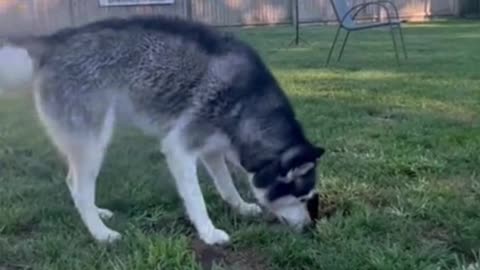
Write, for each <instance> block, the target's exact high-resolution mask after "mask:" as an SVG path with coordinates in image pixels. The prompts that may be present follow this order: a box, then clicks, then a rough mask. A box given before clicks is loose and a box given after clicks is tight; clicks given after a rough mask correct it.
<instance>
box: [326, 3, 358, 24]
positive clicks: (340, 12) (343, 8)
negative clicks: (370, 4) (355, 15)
mask: <svg viewBox="0 0 480 270" xmlns="http://www.w3.org/2000/svg"><path fill="white" fill-rule="evenodd" d="M330 3H332V7H333V11H334V12H335V16H336V17H337V20H338V22H339V23H340V24H342V20H343V17H345V14H347V12H348V11H349V10H350V8H349V7H348V5H347V0H330ZM353 24H354V22H353V19H352V14H348V16H347V17H346V18H345V20H344V21H343V25H346V26H352V25H353Z"/></svg>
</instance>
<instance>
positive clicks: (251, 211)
mask: <svg viewBox="0 0 480 270" xmlns="http://www.w3.org/2000/svg"><path fill="white" fill-rule="evenodd" d="M238 211H239V212H240V214H241V215H243V216H258V215H260V214H261V213H262V208H260V206H258V205H257V204H255V203H245V204H243V205H242V206H240V207H239V208H238Z"/></svg>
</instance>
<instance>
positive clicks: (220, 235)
mask: <svg viewBox="0 0 480 270" xmlns="http://www.w3.org/2000/svg"><path fill="white" fill-rule="evenodd" d="M200 238H201V239H202V240H203V242H205V243H206V244H208V245H223V244H227V243H228V242H230V236H228V234H227V233H226V232H224V231H222V230H220V229H216V228H213V229H212V230H210V231H208V232H207V233H204V234H201V235H200Z"/></svg>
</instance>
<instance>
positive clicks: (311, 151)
mask: <svg viewBox="0 0 480 270" xmlns="http://www.w3.org/2000/svg"><path fill="white" fill-rule="evenodd" d="M324 153H325V149H324V148H322V147H318V146H312V145H302V146H297V147H292V148H290V149H289V150H287V151H285V152H284V153H283V154H282V156H281V159H280V167H281V172H282V175H286V174H287V173H288V172H289V171H290V170H292V169H294V168H297V167H299V166H301V165H304V164H307V163H310V162H315V161H316V160H317V159H319V158H320V157H321V156H322V155H323V154H324Z"/></svg>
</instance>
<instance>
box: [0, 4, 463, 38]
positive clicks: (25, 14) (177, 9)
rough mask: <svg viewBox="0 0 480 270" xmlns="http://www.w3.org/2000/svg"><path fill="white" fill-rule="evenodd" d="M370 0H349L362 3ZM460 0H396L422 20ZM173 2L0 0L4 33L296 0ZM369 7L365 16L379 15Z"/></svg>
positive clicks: (223, 18) (253, 19)
mask: <svg viewBox="0 0 480 270" xmlns="http://www.w3.org/2000/svg"><path fill="white" fill-rule="evenodd" d="M122 1H125V0H122ZM137 1H138V0H137ZM365 1H366V0H349V2H350V4H358V3H362V2H365ZM459 1H460V0H393V2H395V4H396V5H397V6H398V8H399V10H400V13H401V16H402V17H403V18H405V19H410V20H424V19H426V18H429V17H431V16H445V15H457V14H458V10H459V7H458V6H459ZM171 2H172V3H169V4H159V5H131V6H114V7H113V6H112V7H105V6H100V4H99V0H0V34H11V33H48V32H52V31H55V30H57V29H59V28H63V27H66V26H76V25H82V24H85V23H87V22H91V21H96V20H99V19H102V18H107V17H126V16H131V15H150V14H164V15H170V16H180V17H184V18H189V19H191V20H196V21H202V22H206V23H209V24H212V25H216V26H244V25H264V24H281V23H291V22H292V19H293V16H294V13H293V1H292V0H171ZM378 14H379V13H378V10H376V9H369V10H367V12H365V13H364V14H362V15H363V16H365V17H374V16H377V15H378ZM299 19H300V21H301V22H329V21H333V20H334V19H335V18H334V14H333V10H332V8H331V6H330V1H329V0H299Z"/></svg>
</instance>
